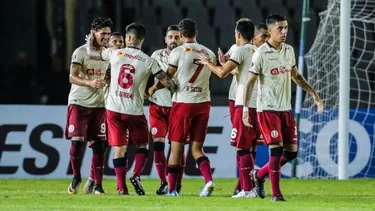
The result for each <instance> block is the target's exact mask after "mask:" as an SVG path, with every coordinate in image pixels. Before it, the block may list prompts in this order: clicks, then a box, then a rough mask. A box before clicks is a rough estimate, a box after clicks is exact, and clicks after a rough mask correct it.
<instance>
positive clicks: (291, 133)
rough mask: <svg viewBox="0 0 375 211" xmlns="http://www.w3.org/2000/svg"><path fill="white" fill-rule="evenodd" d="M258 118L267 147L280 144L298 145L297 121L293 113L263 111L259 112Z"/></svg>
mask: <svg viewBox="0 0 375 211" xmlns="http://www.w3.org/2000/svg"><path fill="white" fill-rule="evenodd" d="M257 117H258V123H259V127H260V129H261V130H262V133H263V136H264V139H265V141H266V143H267V145H268V144H276V143H279V142H283V143H284V144H297V141H298V140H297V129H296V121H295V120H294V117H293V113H292V111H263V112H258V113H257Z"/></svg>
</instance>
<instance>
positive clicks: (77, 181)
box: [68, 177, 82, 195]
mask: <svg viewBox="0 0 375 211" xmlns="http://www.w3.org/2000/svg"><path fill="white" fill-rule="evenodd" d="M81 182H82V179H81V178H78V177H73V179H72V182H71V183H70V184H69V187H68V193H69V194H71V195H75V194H77V193H78V190H79V186H80V185H81Z"/></svg>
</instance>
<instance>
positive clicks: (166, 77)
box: [148, 58, 177, 96]
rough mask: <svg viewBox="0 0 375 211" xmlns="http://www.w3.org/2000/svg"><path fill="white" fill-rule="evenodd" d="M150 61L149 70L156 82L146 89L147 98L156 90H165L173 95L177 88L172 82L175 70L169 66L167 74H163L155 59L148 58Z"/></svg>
mask: <svg viewBox="0 0 375 211" xmlns="http://www.w3.org/2000/svg"><path fill="white" fill-rule="evenodd" d="M150 61H151V62H150V63H151V66H150V68H151V70H152V73H153V74H154V76H155V78H156V79H157V82H156V83H155V84H154V85H153V86H152V87H151V88H149V89H148V94H149V96H152V95H153V94H154V93H155V92H156V91H157V90H159V89H163V88H167V89H169V90H170V91H171V93H174V92H175V91H176V88H177V87H176V84H175V83H174V82H173V80H172V77H173V76H174V74H175V72H176V68H174V67H173V66H169V67H168V69H167V72H164V71H163V70H162V69H161V67H160V66H159V64H158V62H157V61H156V60H155V59H153V58H150Z"/></svg>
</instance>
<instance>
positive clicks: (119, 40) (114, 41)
mask: <svg viewBox="0 0 375 211" xmlns="http://www.w3.org/2000/svg"><path fill="white" fill-rule="evenodd" d="M108 47H110V48H112V47H113V48H117V49H120V48H124V37H123V36H122V35H121V33H119V32H112V33H111V36H110V38H109V45H108ZM110 74H111V68H110V67H109V68H108V69H107V71H106V76H105V80H106V83H107V84H108V83H109V80H110ZM108 88H109V87H108V85H107V86H105V87H104V88H103V89H104V95H105V96H104V98H105V99H107V96H108ZM93 143H94V142H92V141H90V142H89V147H90V148H91V146H92V144H93ZM107 145H108V144H106V145H105V148H106V152H107V149H108V148H107ZM103 159H104V157H103ZM94 164H95V160H94V159H92V161H91V167H90V177H89V178H88V179H87V181H86V183H85V185H84V186H83V192H84V193H87V194H91V193H92V192H93V190H94V185H95V165H94ZM103 173H104V172H103Z"/></svg>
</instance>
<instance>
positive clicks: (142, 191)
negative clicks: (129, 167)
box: [129, 175, 145, 196]
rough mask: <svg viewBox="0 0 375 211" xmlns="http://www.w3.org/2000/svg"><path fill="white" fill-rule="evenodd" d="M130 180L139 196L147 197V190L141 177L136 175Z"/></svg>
mask: <svg viewBox="0 0 375 211" xmlns="http://www.w3.org/2000/svg"><path fill="white" fill-rule="evenodd" d="M129 180H130V182H131V184H132V185H133V186H134V190H135V192H136V193H137V194H138V195H140V196H143V195H145V189H144V187H143V185H142V182H141V178H140V177H139V176H137V175H134V176H132V177H130V179H129Z"/></svg>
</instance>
